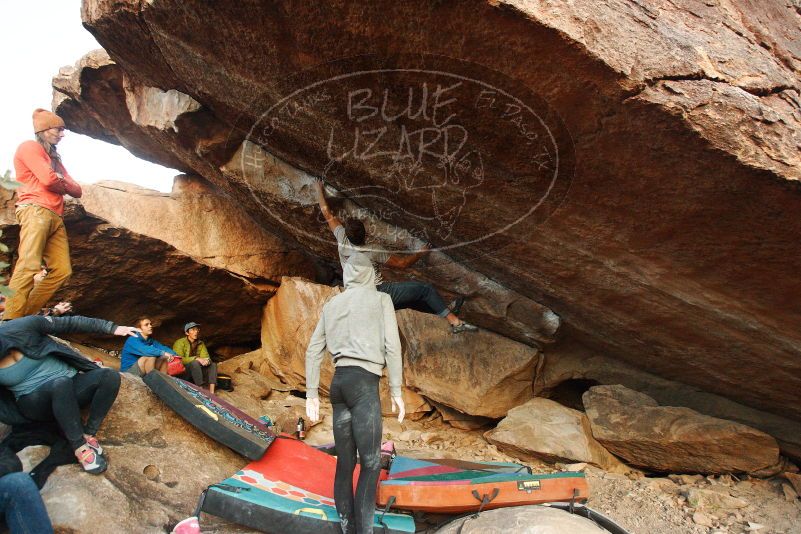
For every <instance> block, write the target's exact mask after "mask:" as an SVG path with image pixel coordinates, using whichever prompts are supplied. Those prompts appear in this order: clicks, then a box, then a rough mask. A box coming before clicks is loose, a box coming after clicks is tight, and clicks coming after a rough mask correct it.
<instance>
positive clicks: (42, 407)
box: [17, 368, 120, 449]
mask: <svg viewBox="0 0 801 534" xmlns="http://www.w3.org/2000/svg"><path fill="white" fill-rule="evenodd" d="M119 390H120V374H119V373H118V372H117V371H115V370H114V369H108V368H103V369H93V370H91V371H89V372H86V373H78V374H77V375H75V376H73V377H72V378H69V377H66V376H62V377H59V378H56V379H54V380H51V381H50V382H47V383H45V384H42V385H41V386H39V387H38V388H37V389H35V390H34V391H32V392H31V393H28V394H27V395H23V396H22V397H20V398H19V399H17V406H18V407H19V411H20V412H21V413H22V415H24V416H25V417H27V418H28V419H31V420H33V421H52V420H53V419H55V420H56V422H57V423H58V425H59V426H60V427H61V430H63V431H64V435H65V436H66V438H67V441H68V442H69V444H70V446H71V447H72V448H73V449H77V448H78V447H81V446H82V445H83V444H84V443H86V441H85V440H84V438H83V435H84V434H89V435H91V436H94V435H95V434H97V430H98V429H99V428H100V424H101V423H102V422H103V419H105V418H106V415H107V414H108V412H109V410H111V406H112V405H113V404H114V400H115V399H116V398H117V393H118V392H119ZM86 406H89V417H88V418H87V419H86V425H83V424H82V423H81V408H83V407H86Z"/></svg>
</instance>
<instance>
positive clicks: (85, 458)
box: [75, 444, 108, 475]
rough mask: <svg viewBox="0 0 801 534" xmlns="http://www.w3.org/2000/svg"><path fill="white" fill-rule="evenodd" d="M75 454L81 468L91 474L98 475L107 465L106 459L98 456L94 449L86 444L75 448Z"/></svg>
mask: <svg viewBox="0 0 801 534" xmlns="http://www.w3.org/2000/svg"><path fill="white" fill-rule="evenodd" d="M75 456H76V457H77V458H78V463H80V464H81V467H83V470H84V471H86V472H87V473H91V474H93V475H99V474H100V473H102V472H103V471H105V470H106V468H107V467H108V462H106V459H105V458H103V457H102V456H100V455H99V454H98V453H97V451H96V450H94V449H93V448H92V447H90V446H89V445H88V444H87V445H82V446H81V447H79V448H77V449H75Z"/></svg>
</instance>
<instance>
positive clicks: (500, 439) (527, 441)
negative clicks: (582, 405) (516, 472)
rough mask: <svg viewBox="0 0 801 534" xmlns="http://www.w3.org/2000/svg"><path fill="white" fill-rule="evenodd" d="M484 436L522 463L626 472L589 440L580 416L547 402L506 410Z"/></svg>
mask: <svg viewBox="0 0 801 534" xmlns="http://www.w3.org/2000/svg"><path fill="white" fill-rule="evenodd" d="M484 436H485V437H486V438H487V440H489V442H490V443H494V444H495V445H497V446H498V448H499V449H501V450H502V451H504V452H506V453H507V454H510V455H512V456H515V457H517V458H521V459H523V460H530V459H532V458H536V459H539V460H545V461H546V462H564V463H579V462H586V463H589V464H592V465H595V466H597V467H600V468H602V469H607V470H614V471H625V470H627V468H626V466H624V465H623V464H622V463H621V462H620V461H619V460H618V459H617V458H615V457H614V456H612V455H611V454H610V453H609V452H608V451H607V450H606V449H604V448H603V446H602V445H601V444H600V443H598V442H597V441H596V440H595V439H594V438H593V437H592V433H591V432H590V425H589V421H587V417H586V416H585V415H584V414H583V413H581V412H579V411H577V410H573V409H571V408H567V407H565V406H562V405H561V404H559V403H558V402H555V401H552V400H550V399H543V398H536V399H531V400H530V401H528V402H527V403H525V404H523V405H522V406H518V407H517V408H513V409H511V410H509V414H508V415H507V416H506V418H504V419H503V420H502V421H501V422H500V423H499V424H498V426H497V427H495V428H494V429H493V430H490V431H489V432H487V433H486V434H484Z"/></svg>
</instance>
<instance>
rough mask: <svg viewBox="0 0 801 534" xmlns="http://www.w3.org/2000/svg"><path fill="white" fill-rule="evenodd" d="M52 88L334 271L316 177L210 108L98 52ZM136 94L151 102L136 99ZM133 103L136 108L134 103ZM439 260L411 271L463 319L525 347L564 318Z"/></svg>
mask: <svg viewBox="0 0 801 534" xmlns="http://www.w3.org/2000/svg"><path fill="white" fill-rule="evenodd" d="M134 78H137V79H139V78H141V77H139V76H134ZM53 85H54V89H55V93H54V95H55V96H54V109H57V111H58V113H60V114H62V115H64V116H68V117H70V118H69V119H68V120H69V122H70V127H71V128H72V129H74V130H75V131H80V132H82V133H86V134H88V135H93V136H94V137H97V138H100V139H103V140H109V139H111V140H113V142H116V143H119V144H122V145H123V146H125V147H126V148H128V149H129V150H130V151H131V152H133V153H134V154H136V155H137V156H139V157H142V158H145V159H149V160H151V161H155V162H158V163H161V164H163V165H166V166H170V167H174V168H178V169H181V170H184V171H186V172H193V173H195V174H199V175H202V176H204V177H205V178H206V179H208V180H209V181H211V182H213V183H215V184H216V185H218V186H219V187H221V188H222V189H224V190H226V191H228V192H229V193H230V194H231V195H232V197H233V198H235V199H236V200H237V201H238V202H239V203H240V204H241V205H242V206H244V207H246V208H247V209H248V211H249V212H250V213H251V214H252V216H253V220H254V222H255V223H256V224H260V225H262V226H264V227H269V228H270V231H276V232H279V233H281V234H282V235H284V236H285V237H289V238H291V240H293V241H296V242H298V243H300V244H301V245H303V246H304V247H305V248H307V249H309V250H311V251H313V252H314V253H316V254H319V255H321V256H322V258H323V259H324V260H325V261H327V262H328V263H330V264H331V265H332V266H333V268H334V269H335V270H336V269H338V266H337V265H336V261H335V259H336V250H335V247H334V246H333V245H334V243H333V239H332V238H331V236H330V234H328V233H327V230H326V229H325V225H324V223H323V222H322V221H321V220H318V217H317V216H318V213H317V211H316V207H314V206H315V204H314V200H313V196H312V191H311V185H312V181H313V179H314V178H313V177H312V176H311V175H309V174H308V173H306V172H303V171H301V170H299V169H298V168H296V167H294V166H292V165H291V164H288V163H286V162H284V161H282V160H281V159H279V158H276V157H275V156H274V155H272V154H270V153H267V152H265V151H264V150H262V149H261V148H260V147H259V146H258V145H255V144H253V143H250V142H248V141H243V140H242V139H243V137H244V134H242V133H241V132H238V131H233V130H231V127H230V125H226V124H225V123H223V122H221V121H220V120H219V119H218V118H217V117H215V116H214V115H213V114H211V113H210V112H209V110H207V109H205V108H202V109H199V110H198V109H196V108H194V107H190V106H188V107H186V110H185V111H184V112H183V113H182V114H181V115H179V116H175V108H174V102H173V100H174V99H175V97H167V96H166V95H164V94H162V93H163V91H159V90H157V89H154V88H152V87H148V86H146V85H143V84H142V82H140V81H137V80H135V79H133V78H131V77H130V76H129V75H127V74H126V73H125V72H124V71H123V70H122V69H120V68H119V67H118V66H117V65H116V64H115V63H114V62H113V61H112V60H111V59H110V58H109V57H108V55H107V54H105V52H104V51H102V50H100V51H93V52H91V53H89V54H87V55H86V56H85V57H84V58H82V59H81V60H80V61H79V62H78V63H77V64H76V66H75V67H65V68H63V69H62V71H61V72H60V73H59V75H58V76H56V77H55V78H54V80H53ZM90 86H91V87H90ZM132 94H133V95H134V96H133V97H132V96H131V95H132ZM140 94H146V95H148V97H147V98H142V97H140V96H136V95H140ZM154 95H155V96H154ZM131 102H137V103H138V104H137V107H132V105H131ZM142 102H144V104H142ZM142 106H145V107H147V114H148V115H149V116H152V117H155V116H158V115H159V114H161V115H162V116H161V118H158V119H156V118H153V119H152V120H151V121H150V122H151V123H152V124H142V123H141V121H140V122H136V121H135V120H134V117H138V116H139V114H141V113H142V109H141V108H142ZM168 110H169V112H168ZM156 124H161V125H162V127H161V128H159V127H156ZM176 158H180V159H181V161H180V163H176V162H175V160H176ZM254 173H255V179H254ZM337 206H338V207H341V210H339V213H340V215H342V216H344V215H345V214H346V213H350V214H355V215H358V216H360V217H364V209H363V208H362V207H360V206H358V205H356V204H354V203H353V202H350V201H345V202H342V203H341V206H340V203H337ZM371 232H372V233H374V234H375V235H376V236H377V237H378V238H379V239H380V241H381V242H382V246H388V247H390V248H394V249H401V250H404V249H409V248H419V246H420V245H421V243H420V242H419V241H418V240H415V239H414V238H413V236H412V235H411V234H410V233H409V232H408V231H405V230H404V229H402V228H398V227H396V226H394V225H392V224H388V223H387V222H385V221H381V220H379V219H375V225H374V227H371ZM433 257H436V261H429V262H428V265H427V266H426V268H424V269H421V270H418V271H416V273H415V274H416V275H418V276H420V277H422V278H424V279H429V280H432V281H434V282H435V283H437V285H438V286H440V288H441V289H444V290H445V292H446V296H448V295H447V294H448V293H450V294H452V293H459V294H462V295H467V296H469V297H470V299H469V302H468V304H467V306H465V307H464V313H465V314H466V316H468V317H470V318H471V320H474V321H478V322H480V323H481V324H483V325H485V326H487V327H491V328H493V329H495V330H497V331H499V332H501V333H504V334H505V335H509V336H511V337H513V338H515V339H518V340H520V341H523V342H526V343H549V342H551V341H552V340H553V336H554V334H555V333H556V331H557V329H558V327H559V324H560V321H559V318H558V317H557V316H556V315H555V314H553V312H551V311H550V310H549V309H548V308H546V307H545V306H542V305H540V304H537V303H536V302H534V301H533V300H531V299H529V298H526V297H523V296H522V295H520V294H518V293H516V292H514V291H510V290H509V289H507V288H505V287H503V286H502V285H501V284H498V283H496V282H494V281H492V280H491V279H489V278H487V277H486V276H484V275H483V274H481V273H479V272H477V271H475V270H472V269H470V268H467V267H465V266H463V265H460V264H459V263H455V262H453V260H452V259H451V258H449V257H448V256H447V255H446V254H443V253H437V254H434V255H433ZM390 277H391V275H390Z"/></svg>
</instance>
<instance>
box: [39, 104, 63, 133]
mask: <svg viewBox="0 0 801 534" xmlns="http://www.w3.org/2000/svg"><path fill="white" fill-rule="evenodd" d="M50 128H64V119H62V118H61V117H59V116H58V115H56V114H55V113H53V112H52V111H47V110H46V109H42V108H37V109H35V110H34V111H33V132H34V133H39V132H43V131H45V130H49V129H50Z"/></svg>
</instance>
